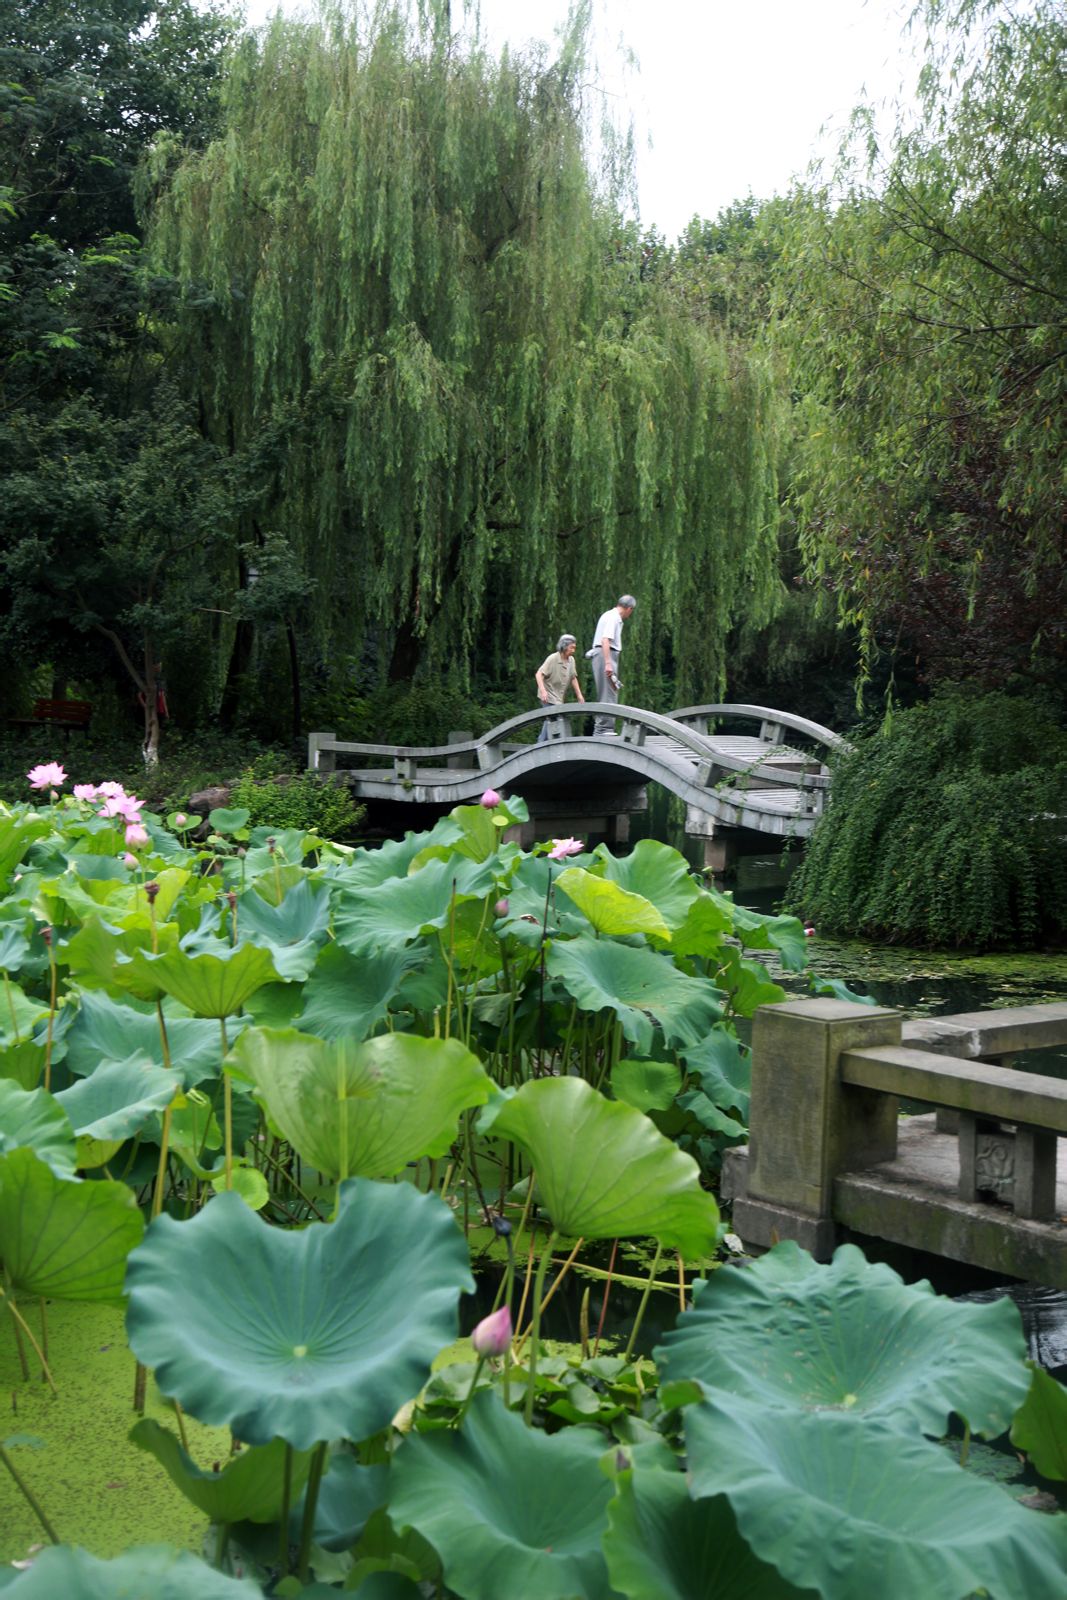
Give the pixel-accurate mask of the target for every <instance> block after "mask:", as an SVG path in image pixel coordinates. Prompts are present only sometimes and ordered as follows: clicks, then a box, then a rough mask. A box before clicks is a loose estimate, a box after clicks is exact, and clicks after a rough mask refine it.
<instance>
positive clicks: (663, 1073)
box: [611, 1059, 682, 1111]
mask: <svg viewBox="0 0 1067 1600" xmlns="http://www.w3.org/2000/svg"><path fill="white" fill-rule="evenodd" d="M681 1087H682V1071H681V1068H680V1067H678V1066H676V1065H675V1063H674V1062H673V1061H636V1060H633V1059H630V1060H624V1061H616V1063H615V1065H614V1066H613V1067H612V1069H611V1092H612V1094H613V1095H614V1096H615V1098H616V1100H624V1101H625V1102H626V1104H627V1105H628V1106H633V1107H634V1108H635V1110H637V1111H666V1110H667V1108H668V1107H669V1106H672V1105H673V1104H674V1097H675V1095H676V1094H677V1093H678V1090H679V1089H680V1088H681Z"/></svg>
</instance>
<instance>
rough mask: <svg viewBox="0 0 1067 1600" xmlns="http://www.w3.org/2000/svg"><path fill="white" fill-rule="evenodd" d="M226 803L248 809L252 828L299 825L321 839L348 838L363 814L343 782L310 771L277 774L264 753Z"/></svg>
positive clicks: (268, 757)
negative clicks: (330, 780) (321, 776)
mask: <svg viewBox="0 0 1067 1600" xmlns="http://www.w3.org/2000/svg"><path fill="white" fill-rule="evenodd" d="M230 804H231V805H233V806H242V807H244V808H245V809H246V810H247V811H248V812H249V813H250V816H249V826H250V827H252V828H260V827H268V828H278V829H282V828H302V829H304V830H305V831H306V832H311V833H317V834H320V835H321V836H322V837H323V838H324V839H337V840H342V841H343V840H345V839H350V838H351V837H352V836H353V834H354V833H355V832H356V830H357V829H358V828H359V825H360V823H361V822H362V820H363V817H364V815H365V814H366V807H365V806H361V805H357V803H356V801H355V800H353V798H352V794H351V791H350V790H349V789H348V788H347V787H346V786H345V785H343V784H339V783H330V782H328V781H326V780H325V779H323V778H320V777H319V776H318V774H317V773H314V772H301V773H299V774H296V775H292V776H288V775H284V776H283V777H282V778H279V777H278V776H277V769H276V765H275V761H274V759H273V758H272V757H271V756H270V754H269V753H268V754H267V755H266V756H263V757H261V758H260V759H259V760H258V761H256V762H253V764H252V766H251V767H249V768H247V769H246V771H245V772H244V773H243V774H242V775H241V777H240V778H239V779H238V781H237V783H235V784H234V785H233V787H232V789H231V792H230Z"/></svg>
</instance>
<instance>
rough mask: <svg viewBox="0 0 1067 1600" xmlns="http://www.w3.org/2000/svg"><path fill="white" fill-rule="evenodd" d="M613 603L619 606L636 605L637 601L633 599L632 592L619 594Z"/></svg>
mask: <svg viewBox="0 0 1067 1600" xmlns="http://www.w3.org/2000/svg"><path fill="white" fill-rule="evenodd" d="M615 603H616V605H620V606H636V604H637V601H636V600H635V599H634V597H633V595H632V594H620V596H619V598H618V600H617V601H616V602H615Z"/></svg>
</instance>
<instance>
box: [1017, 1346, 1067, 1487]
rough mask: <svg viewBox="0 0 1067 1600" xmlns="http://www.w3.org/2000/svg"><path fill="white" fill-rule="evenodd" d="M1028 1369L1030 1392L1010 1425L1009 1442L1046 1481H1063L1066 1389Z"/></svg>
mask: <svg viewBox="0 0 1067 1600" xmlns="http://www.w3.org/2000/svg"><path fill="white" fill-rule="evenodd" d="M1027 1365H1028V1366H1029V1368H1030V1372H1031V1379H1030V1392H1029V1394H1028V1395H1027V1396H1026V1399H1025V1401H1024V1402H1023V1404H1022V1406H1021V1407H1020V1408H1019V1411H1018V1413H1017V1415H1016V1417H1015V1421H1014V1422H1013V1423H1012V1428H1011V1442H1012V1444H1013V1445H1014V1446H1015V1448H1016V1449H1017V1450H1025V1451H1026V1454H1027V1455H1028V1456H1029V1457H1030V1460H1031V1461H1032V1462H1033V1463H1034V1466H1035V1467H1036V1468H1037V1470H1038V1472H1040V1473H1041V1474H1042V1476H1043V1477H1046V1478H1056V1479H1058V1480H1059V1481H1061V1482H1062V1481H1063V1480H1064V1479H1065V1478H1067V1389H1065V1388H1064V1387H1063V1384H1062V1383H1057V1382H1056V1380H1055V1378H1053V1377H1050V1376H1049V1374H1048V1373H1047V1372H1044V1371H1042V1369H1041V1368H1040V1367H1039V1366H1037V1365H1036V1364H1035V1363H1034V1362H1032V1361H1031V1362H1028V1363H1027Z"/></svg>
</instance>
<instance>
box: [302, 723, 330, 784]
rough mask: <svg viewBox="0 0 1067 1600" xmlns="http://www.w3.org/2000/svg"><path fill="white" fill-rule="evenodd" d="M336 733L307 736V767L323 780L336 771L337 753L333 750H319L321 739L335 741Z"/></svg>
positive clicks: (310, 734)
mask: <svg viewBox="0 0 1067 1600" xmlns="http://www.w3.org/2000/svg"><path fill="white" fill-rule="evenodd" d="M336 738H337V735H336V733H334V732H332V730H331V731H330V732H329V733H325V732H320V733H309V734H308V766H309V767H310V768H311V769H312V770H313V771H315V772H318V773H320V774H321V775H322V776H323V777H324V778H325V777H326V776H327V774H329V773H331V772H335V771H336V770H337V752H336V751H335V750H322V749H320V748H319V746H320V743H321V741H322V740H323V739H330V740H333V739H336Z"/></svg>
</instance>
